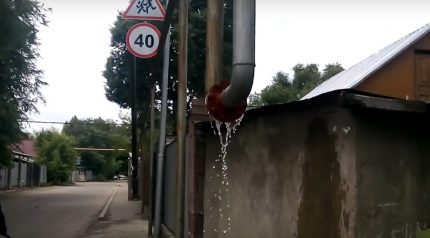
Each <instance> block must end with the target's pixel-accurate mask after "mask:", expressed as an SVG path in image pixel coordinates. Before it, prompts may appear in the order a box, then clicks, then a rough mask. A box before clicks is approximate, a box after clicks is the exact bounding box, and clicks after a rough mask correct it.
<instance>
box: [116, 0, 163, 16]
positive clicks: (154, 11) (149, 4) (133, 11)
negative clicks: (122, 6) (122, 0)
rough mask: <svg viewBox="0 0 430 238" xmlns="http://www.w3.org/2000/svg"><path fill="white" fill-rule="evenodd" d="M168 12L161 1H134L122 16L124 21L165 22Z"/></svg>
mask: <svg viewBox="0 0 430 238" xmlns="http://www.w3.org/2000/svg"><path fill="white" fill-rule="evenodd" d="M165 15H166V12H165V11H164V8H163V5H161V3H160V0H133V1H131V3H130V5H129V6H128V8H127V10H125V12H124V14H123V15H122V18H123V19H134V20H148V21H151V20H152V21H164V17H165Z"/></svg>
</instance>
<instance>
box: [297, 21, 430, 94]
mask: <svg viewBox="0 0 430 238" xmlns="http://www.w3.org/2000/svg"><path fill="white" fill-rule="evenodd" d="M339 89H354V90H358V91H362V92H367V93H372V94H377V95H382V96H387V97H393V98H399V99H406V100H421V101H424V102H429V101H430V24H427V25H425V26H424V27H422V28H420V29H418V30H416V31H414V32H412V33H410V34H409V35H407V36H405V37H403V38H402V39H400V40H398V41H396V42H394V43H393V44H391V45H389V46H387V47H385V48H384V49H382V50H381V51H379V52H378V53H376V54H373V55H371V56H370V57H368V58H367V59H365V60H363V61H361V62H359V63H358V64H356V65H354V66H352V67H351V68H349V69H346V70H344V71H343V72H341V73H339V74H337V75H335V76H333V77H332V78H330V79H328V80H327V81H325V82H324V83H322V84H321V85H319V86H318V87H316V88H315V89H314V90H312V91H311V92H309V93H308V94H307V95H305V96H304V97H303V98H302V100H303V99H309V98H312V97H315V96H318V95H320V94H323V93H327V92H330V91H335V90H339Z"/></svg>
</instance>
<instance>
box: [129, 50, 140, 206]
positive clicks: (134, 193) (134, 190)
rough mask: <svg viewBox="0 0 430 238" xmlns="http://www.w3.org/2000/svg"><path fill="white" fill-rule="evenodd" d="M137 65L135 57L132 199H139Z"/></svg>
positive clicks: (132, 99)
mask: <svg viewBox="0 0 430 238" xmlns="http://www.w3.org/2000/svg"><path fill="white" fill-rule="evenodd" d="M136 78H137V63H136V57H134V56H133V77H132V81H131V191H132V199H133V200H137V199H138V196H139V194H138V181H137V106H136V81H137V79H136Z"/></svg>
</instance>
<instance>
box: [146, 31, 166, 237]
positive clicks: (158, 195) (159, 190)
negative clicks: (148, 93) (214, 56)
mask: <svg viewBox="0 0 430 238" xmlns="http://www.w3.org/2000/svg"><path fill="white" fill-rule="evenodd" d="M169 57H170V30H169V31H168V32H167V36H166V42H165V45H164V59H163V83H162V85H161V87H162V88H161V122H160V139H159V142H158V155H157V180H156V182H157V184H156V185H155V211H154V237H155V238H158V237H160V230H161V199H162V197H163V169H164V147H165V146H166V117H167V85H168V81H169V59H170V58H169ZM150 229H152V227H150Z"/></svg>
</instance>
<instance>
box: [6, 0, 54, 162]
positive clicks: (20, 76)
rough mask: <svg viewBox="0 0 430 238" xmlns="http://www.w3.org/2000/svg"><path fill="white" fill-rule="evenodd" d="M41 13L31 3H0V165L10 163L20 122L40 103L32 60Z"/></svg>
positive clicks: (38, 78)
mask: <svg viewBox="0 0 430 238" xmlns="http://www.w3.org/2000/svg"><path fill="white" fill-rule="evenodd" d="M45 12H46V11H45V9H44V8H43V6H42V5H41V4H40V3H39V2H37V1H35V0H19V1H12V0H1V1H0V29H1V34H0V165H8V164H9V163H10V159H11V156H10V151H9V149H8V146H9V145H11V144H14V143H17V142H18V141H19V140H20V139H21V136H22V132H21V122H22V121H24V120H25V119H27V113H29V112H31V111H36V107H35V105H36V103H37V101H39V100H43V99H42V95H41V93H40V87H41V86H43V85H45V83H44V82H43V81H42V78H41V77H42V71H41V70H39V69H38V68H37V67H36V60H37V58H38V57H39V54H38V45H39V42H38V38H37V33H38V31H39V30H38V29H39V27H40V26H44V25H45V26H46V25H47V22H46V20H45Z"/></svg>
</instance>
